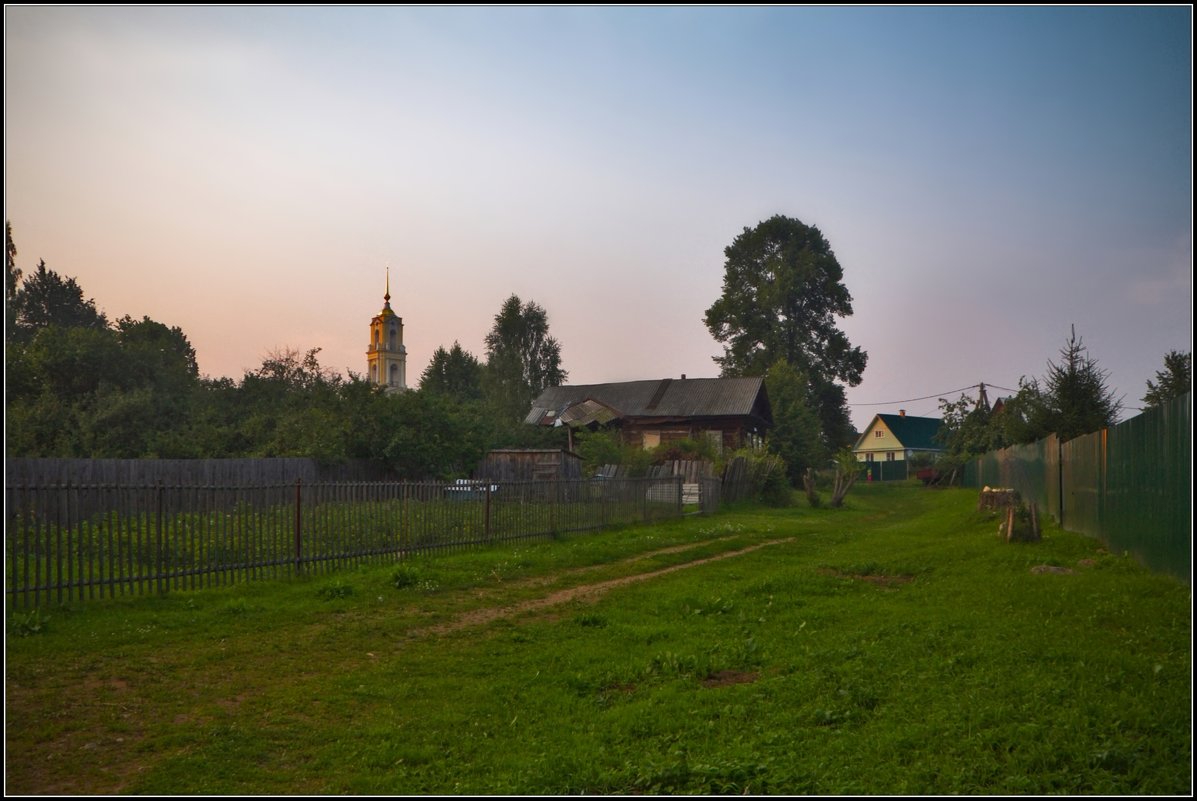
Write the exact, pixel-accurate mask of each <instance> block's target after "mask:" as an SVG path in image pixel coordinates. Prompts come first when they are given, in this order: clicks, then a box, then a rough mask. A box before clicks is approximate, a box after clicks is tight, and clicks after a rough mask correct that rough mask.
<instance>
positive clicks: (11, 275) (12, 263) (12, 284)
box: [4, 220, 21, 339]
mask: <svg viewBox="0 0 1197 801" xmlns="http://www.w3.org/2000/svg"><path fill="white" fill-rule="evenodd" d="M4 261H5V266H6V267H7V268H8V274H7V276H6V277H5V279H4V336H5V338H6V339H12V337H13V335H14V334H16V332H17V312H16V306H15V302H16V299H17V286H18V285H19V284H20V283H21V270H20V268H19V267H17V245H16V243H15V242H13V240H12V223H11V222H9V221H8V220H5V221H4Z"/></svg>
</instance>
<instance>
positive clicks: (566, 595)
mask: <svg viewBox="0 0 1197 801" xmlns="http://www.w3.org/2000/svg"><path fill="white" fill-rule="evenodd" d="M793 541H794V537H787V538H785V539H780V540H769V541H768V542H761V543H757V544H756V545H750V546H748V547H747V548H741V549H740V550H738V551H728V552H727V553H721V554H718V555H716V556H708V557H706V558H705V559H696V560H694V561H693V562H685V563H683V564H680V565H670V566H669V567H664V568H661V569H660V570H653V571H651V572H648V573H637V574H635V575H632V576H621V577H620V578H616V579H608V580H607V581H599V582H596V583H594V584H581V585H578V586H576V587H569V588H567V589H564V590H559V591H557V592H554V593H551V594H550V595H546V596H544V597H543V598H533V599H531V600H528V601H523V602H521V603H518V604H511V605H510V606H494V607H485V608H482V609H474V610H471V611H469V612H466V613H464V614H461V615H458V616H457V617H456V618H454V619H453V620H451V621H449V622H447V623H440V624H437V625H435V626H429V627H427V628H423V629H413V630H411V631H410V632H408V635H409V636H411V637H426V636H429V635H437V634H451V633H453V632H457V631H461V630H462V629H467V628H470V627H473V626H483V625H486V624H487V623H493V622H494V621H496V620H501V619H503V618H508V617H515V616H517V615H524V614H527V613H532V612H539V611H541V610H543V609H549V608H551V607H554V606H561V605H562V604H566V603H569V602H570V601H583V602H585V603H595V602H596V601H598V600H599V599H600V598H601V597H602V596H603V595H605V594H607V593H608V592H610V591H611V590H613V589H615V588H616V587H622V586H624V585H627V584H634V583H636V582H641V581H648V580H650V579H655V578H660V577H661V576H665V575H668V574H670V573H675V572H677V571H679V570H688V569H690V568H692V567H698V566H700V565H705V564H710V563H711V562H718V561H722V560H724V559H734V558H735V557H737V556H743V555H744V554H748V553H752V552H753V551H759V550H760V549H761V548H767V547H769V546H770V545H779V544H782V543H786V542H793ZM702 544H704V545H705V544H707V543H702ZM691 547H695V546H684V547H676V548H666V549H664V550H662V551H657V552H655V553H654V554H642V555H640V556H638V557H636V558H635V559H631V560H627V561H638V560H640V559H643V558H646V557H648V556H653V555H655V554H660V553H668V552H677V551H684V550H689V549H690V548H691Z"/></svg>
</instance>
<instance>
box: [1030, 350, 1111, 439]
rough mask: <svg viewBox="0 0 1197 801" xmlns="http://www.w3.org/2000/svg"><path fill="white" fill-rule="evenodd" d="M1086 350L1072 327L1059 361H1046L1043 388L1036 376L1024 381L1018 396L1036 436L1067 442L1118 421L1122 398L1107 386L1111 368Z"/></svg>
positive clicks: (1033, 435)
mask: <svg viewBox="0 0 1197 801" xmlns="http://www.w3.org/2000/svg"><path fill="white" fill-rule="evenodd" d="M1087 351H1088V348H1086V347H1085V346H1084V343H1083V342H1082V341H1081V339H1080V338H1079V337H1077V335H1076V326H1073V328H1072V334H1071V336H1070V337H1069V338H1068V341H1067V342H1066V343H1065V344H1064V347H1063V348H1061V349H1060V363H1059V364H1058V365H1057V364H1055V363H1053V362H1051V361H1049V362H1048V363H1047V375H1045V376H1044V378H1043V386H1042V388H1041V387H1040V385H1039V382H1038V381H1036V380H1035V379H1031V380H1030V381H1028V382H1026V383H1023V384H1022V386H1021V388H1020V392H1019V396H1020V401H1021V402H1022V403H1023V404H1024V406H1025V407H1026V415H1027V422H1028V425H1029V428H1028V433H1029V434H1030V436H1031V437H1032V438H1033V439H1042V438H1043V437H1046V436H1047V435H1049V434H1056V435H1058V436H1059V437H1060V439H1061V440H1063V441H1065V442H1067V441H1068V440H1070V439H1074V438H1076V437H1079V436H1081V435H1082V434H1089V433H1092V432H1094V431H1098V430H1100V429H1102V428H1108V427H1109V426H1112V425H1114V424H1115V423H1116V422H1117V421H1118V414H1119V412H1121V411H1122V401H1121V399H1119V398H1116V397H1115V396H1114V392H1113V390H1111V389H1110V388H1109V387H1107V386H1106V379H1107V377H1108V375H1109V373H1108V371H1106V370H1102V369H1101V368H1100V367H1098V366H1097V361H1096V360H1095V359H1094V358H1093V357H1092V356H1090V355H1089V354H1088V352H1087Z"/></svg>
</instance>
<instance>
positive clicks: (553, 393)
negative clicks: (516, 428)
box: [526, 376, 773, 425]
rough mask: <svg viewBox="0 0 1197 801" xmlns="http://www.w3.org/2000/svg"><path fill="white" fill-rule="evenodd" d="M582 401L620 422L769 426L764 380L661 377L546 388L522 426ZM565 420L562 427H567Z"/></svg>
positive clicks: (545, 419) (583, 414)
mask: <svg viewBox="0 0 1197 801" xmlns="http://www.w3.org/2000/svg"><path fill="white" fill-rule="evenodd" d="M586 401H597V403H598V404H601V405H602V406H605V407H607V409H609V410H611V411H615V412H618V414H619V416H620V417H746V416H757V417H759V418H761V419H762V420H764V421H765V422H766V423H770V424H771V423H772V422H773V414H772V411H771V409H770V407H769V398H768V396H767V395H766V394H765V382H764V379H763V378H761V377H759V376H756V377H753V378H680V379H673V378H664V379H651V380H647V381H622V382H618V383H611V384H579V385H576V386H561V387H549V388H548V389H546V390H545V391H544V392H542V393H541V394H540V397H538V398H537V399H536V400H535V401H533V402H532V411H531V412H530V413H529V414H528V417H527V419H526V422H529V423H542V424H546V425H547V424H549V423H550V422H552V421H555V420H556V419H560V418H561V417H562V415H563V413H564V412H565V411H566V410H567V409H570V407H573V406H575V405H578V404H583V403H585V402H586ZM596 411H598V409H597V406H596V404H587V405H586V406H584V407H582V408H581V409H579V410H578V412H577V413H576V414H575V413H571V415H568V416H567V417H569V418H572V417H575V416H576V417H577V418H579V420H580V419H584V418H587V417H588V415H587V414H586V412H590V413H591V414H593V413H594V412H596ZM569 421H570V420H568V419H567V420H566V421H565V422H569Z"/></svg>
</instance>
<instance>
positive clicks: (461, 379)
mask: <svg viewBox="0 0 1197 801" xmlns="http://www.w3.org/2000/svg"><path fill="white" fill-rule="evenodd" d="M420 390H421V391H422V392H431V393H433V394H436V395H441V396H443V397H446V398H451V399H454V400H457V401H473V400H480V399H481V398H482V362H480V361H478V360H477V359H475V358H474V356H473V354H471V353H469V352H468V351H466V350H465V349H464V348H462V347H461V343H459V342H454V343H453V348H452V349H451V350H445V348H444V346H441V347H439V348H437V349H436V352H435V353H433V354H432V361H431V362H429V363H428V367H426V368H425V369H424V373H423V374H422V375H421V376H420Z"/></svg>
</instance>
